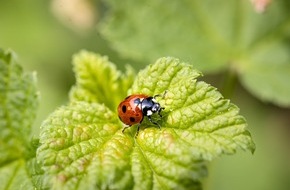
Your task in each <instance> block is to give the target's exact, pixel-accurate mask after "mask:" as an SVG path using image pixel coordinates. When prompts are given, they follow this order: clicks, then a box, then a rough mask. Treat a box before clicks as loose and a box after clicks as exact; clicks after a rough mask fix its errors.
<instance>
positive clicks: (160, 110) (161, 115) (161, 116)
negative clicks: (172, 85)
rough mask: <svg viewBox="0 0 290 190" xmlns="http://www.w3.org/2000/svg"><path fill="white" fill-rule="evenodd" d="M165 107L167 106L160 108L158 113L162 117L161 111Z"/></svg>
mask: <svg viewBox="0 0 290 190" xmlns="http://www.w3.org/2000/svg"><path fill="white" fill-rule="evenodd" d="M164 109H165V108H163V107H161V108H160V109H159V110H158V115H159V116H160V117H162V115H161V111H162V110H164Z"/></svg>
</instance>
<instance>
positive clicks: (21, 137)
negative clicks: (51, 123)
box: [0, 49, 38, 165]
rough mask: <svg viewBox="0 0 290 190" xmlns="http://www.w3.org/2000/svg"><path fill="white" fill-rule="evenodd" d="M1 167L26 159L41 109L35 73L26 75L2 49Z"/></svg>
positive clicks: (0, 88)
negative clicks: (33, 126)
mask: <svg viewBox="0 0 290 190" xmlns="http://www.w3.org/2000/svg"><path fill="white" fill-rule="evenodd" d="M0 70H1V72H0V131H1V133H0V155H1V156H0V165H1V164H3V163H5V162H7V161H9V160H13V159H16V158H19V157H22V156H23V153H24V151H25V150H26V149H27V148H28V147H29V144H30V142H29V136H30V130H31V126H32V124H33V121H34V118H35V114H36V109H37V105H38V95H37V91H36V75H35V73H24V72H23V71H22V68H21V67H20V66H19V65H18V64H17V63H16V61H15V55H14V54H13V53H12V52H4V51H3V50H1V49H0Z"/></svg>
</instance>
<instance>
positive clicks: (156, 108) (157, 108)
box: [151, 103, 161, 113]
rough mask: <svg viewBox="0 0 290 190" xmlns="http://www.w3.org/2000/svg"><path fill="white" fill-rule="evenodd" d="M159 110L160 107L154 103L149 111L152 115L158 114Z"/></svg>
mask: <svg viewBox="0 0 290 190" xmlns="http://www.w3.org/2000/svg"><path fill="white" fill-rule="evenodd" d="M160 108H161V106H160V104H159V103H154V104H153V105H152V108H151V111H152V112H153V113H155V112H158V111H159V110H160Z"/></svg>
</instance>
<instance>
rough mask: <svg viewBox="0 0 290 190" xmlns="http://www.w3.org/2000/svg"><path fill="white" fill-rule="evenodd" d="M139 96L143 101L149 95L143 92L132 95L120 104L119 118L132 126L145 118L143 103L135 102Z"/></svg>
mask: <svg viewBox="0 0 290 190" xmlns="http://www.w3.org/2000/svg"><path fill="white" fill-rule="evenodd" d="M138 98H139V99H140V101H142V100H143V99H145V98H148V96H146V95H143V94H137V95H131V96H128V97H127V98H126V99H125V100H124V101H122V102H121V103H120V104H119V106H118V115H119V118H120V120H121V121H122V122H123V123H125V124H126V125H129V126H131V125H134V124H136V123H141V122H142V120H143V118H144V115H143V113H142V110H141V105H140V104H137V103H136V102H134V101H135V100H136V99H138Z"/></svg>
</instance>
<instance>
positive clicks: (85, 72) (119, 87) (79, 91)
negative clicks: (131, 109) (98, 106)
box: [70, 51, 135, 109]
mask: <svg viewBox="0 0 290 190" xmlns="http://www.w3.org/2000/svg"><path fill="white" fill-rule="evenodd" d="M73 65H74V71H75V74H76V85H75V86H74V88H73V89H72V90H71V94H70V100H71V101H87V102H98V103H105V104H106V105H107V106H108V107H109V108H111V109H115V107H114V106H115V105H116V104H118V103H119V102H120V101H121V100H122V98H123V97H124V96H125V95H126V91H127V89H128V88H129V87H130V86H131V85H132V82H133V79H134V77H135V74H134V71H133V69H132V68H131V67H130V66H129V65H128V66H127V67H126V73H125V74H123V73H121V72H120V71H118V70H117V69H116V66H115V65H114V64H112V63H111V62H110V61H109V60H108V58H107V57H105V56H100V55H97V54H94V53H90V52H87V51H82V52H80V53H79V54H77V55H75V56H74V59H73ZM112 95H114V96H112Z"/></svg>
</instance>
